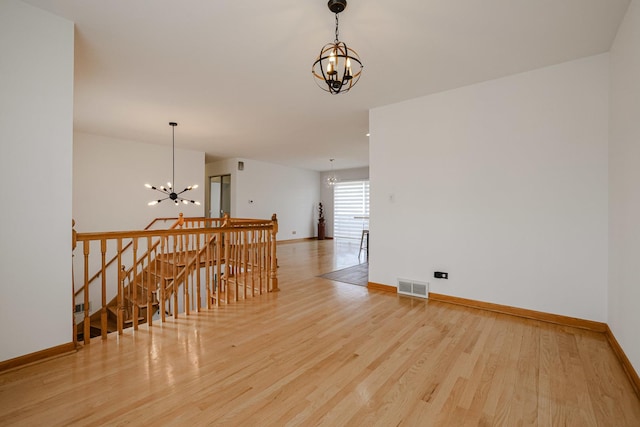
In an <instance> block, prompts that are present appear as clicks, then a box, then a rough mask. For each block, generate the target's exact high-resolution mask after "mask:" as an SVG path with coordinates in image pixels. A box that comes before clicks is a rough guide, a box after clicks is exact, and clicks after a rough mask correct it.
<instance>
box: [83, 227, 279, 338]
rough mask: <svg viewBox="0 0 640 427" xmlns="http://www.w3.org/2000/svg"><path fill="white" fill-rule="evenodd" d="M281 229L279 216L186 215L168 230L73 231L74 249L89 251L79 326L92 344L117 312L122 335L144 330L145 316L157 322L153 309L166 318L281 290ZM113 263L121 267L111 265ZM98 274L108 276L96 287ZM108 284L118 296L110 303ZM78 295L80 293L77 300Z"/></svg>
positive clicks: (103, 334) (106, 330) (116, 320)
mask: <svg viewBox="0 0 640 427" xmlns="http://www.w3.org/2000/svg"><path fill="white" fill-rule="evenodd" d="M277 232H278V223H277V218H276V215H275V214H274V215H273V216H272V218H271V220H258V219H237V218H234V219H232V218H228V217H225V218H223V219H214V218H182V217H181V218H180V220H179V221H178V222H177V223H176V224H174V226H173V227H172V228H171V229H168V230H140V231H116V232H105V233H76V232H75V231H73V247H74V250H75V248H76V246H77V245H78V244H79V245H80V246H81V247H82V249H81V250H82V257H83V258H82V261H83V262H82V267H81V270H82V271H81V273H82V274H81V275H80V276H81V277H82V278H83V279H82V286H81V287H80V288H79V289H78V292H77V294H78V295H81V298H82V301H83V302H82V304H83V311H82V313H81V314H82V315H77V316H76V318H75V324H74V328H75V327H76V326H75V325H76V324H79V323H82V331H81V333H82V336H83V340H84V343H85V344H88V343H89V342H90V338H91V336H92V335H98V334H99V335H101V336H102V338H103V339H106V338H107V336H108V332H110V330H109V329H110V327H109V319H110V316H113V317H115V323H116V326H115V330H117V332H118V334H122V333H123V329H124V328H125V326H126V325H127V324H130V325H131V326H132V327H133V328H134V329H137V328H138V324H139V321H140V320H141V319H144V321H147V322H148V323H149V326H152V324H153V319H154V315H155V316H157V319H158V320H161V321H163V322H164V321H165V320H166V316H167V315H170V316H173V317H176V318H177V317H178V315H179V313H185V314H190V312H191V311H192V310H194V309H195V310H196V311H200V310H201V309H202V308H204V307H206V308H209V309H210V308H212V307H213V306H219V305H220V304H227V303H229V302H231V301H237V300H238V299H244V298H248V297H253V296H255V295H259V294H262V293H265V292H273V291H277V290H278V279H277V262H276V234H277ZM127 246H129V247H130V250H128V251H126V250H125V248H126V247H127ZM114 247H115V249H116V250H117V254H116V255H115V257H114V260H113V261H110V262H109V263H107V262H106V253H107V250H108V249H110V248H111V250H113V248H114ZM96 248H97V249H96ZM96 258H97V260H95V259H96ZM92 259H93V261H92ZM97 262H99V264H100V270H99V271H98V273H96V274H94V275H93V276H91V278H90V273H89V266H90V265H91V264H92V263H97ZM109 264H114V265H116V266H117V268H115V269H114V268H111V269H108V265H109ZM125 265H130V266H131V267H130V268H129V269H127V268H126V267H124V266H125ZM94 277H101V278H102V281H101V283H102V286H101V287H100V288H98V287H95V286H94V287H91V286H90V283H91V281H92V280H96V279H94ZM108 284H109V285H111V286H107V285H108ZM113 288H115V289H113ZM109 289H113V292H112V293H113V294H115V299H114V301H115V304H114V305H113V306H111V307H110V306H109V304H108V303H107V300H108V299H109V295H108V293H109ZM75 297H76V293H75V292H74V303H75V302H76V300H75ZM112 297H113V295H112ZM205 301H206V302H205ZM95 307H97V308H95ZM92 315H93V316H92ZM111 329H114V328H111ZM92 332H93V333H92ZM75 336H76V334H75V333H74V337H75Z"/></svg>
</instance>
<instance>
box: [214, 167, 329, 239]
mask: <svg viewBox="0 0 640 427" xmlns="http://www.w3.org/2000/svg"><path fill="white" fill-rule="evenodd" d="M238 161H242V162H244V170H242V171H239V170H238V169H237V163H238ZM207 173H208V174H210V175H219V174H228V173H230V174H231V189H232V190H231V192H232V193H231V215H232V216H234V217H239V218H263V219H269V218H271V215H272V214H274V213H276V214H277V215H278V227H279V231H278V240H291V239H303V238H308V237H313V236H315V234H316V223H315V217H316V215H317V214H316V206H317V204H318V202H319V200H320V189H319V185H318V182H319V179H320V174H319V172H315V171H310V170H306V169H298V168H291V167H287V166H280V165H275V164H272V163H265V162H260V161H256V160H250V159H231V160H228V161H224V162H215V163H211V164H208V165H207Z"/></svg>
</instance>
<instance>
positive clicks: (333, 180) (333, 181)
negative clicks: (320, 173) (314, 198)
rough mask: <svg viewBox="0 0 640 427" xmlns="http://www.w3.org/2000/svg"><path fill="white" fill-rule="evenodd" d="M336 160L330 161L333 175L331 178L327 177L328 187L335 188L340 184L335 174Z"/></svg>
mask: <svg viewBox="0 0 640 427" xmlns="http://www.w3.org/2000/svg"><path fill="white" fill-rule="evenodd" d="M334 160H335V159H329V161H330V162H331V174H330V175H329V176H327V185H328V186H329V187H333V186H334V185H336V183H337V182H338V177H337V176H336V175H335V174H334V173H333V161H334Z"/></svg>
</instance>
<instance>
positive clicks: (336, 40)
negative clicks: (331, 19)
mask: <svg viewBox="0 0 640 427" xmlns="http://www.w3.org/2000/svg"><path fill="white" fill-rule="evenodd" d="M339 41H340V39H339V38H338V14H337V13H336V39H335V42H336V43H338V42H339Z"/></svg>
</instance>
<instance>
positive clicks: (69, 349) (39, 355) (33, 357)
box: [0, 342, 76, 372]
mask: <svg viewBox="0 0 640 427" xmlns="http://www.w3.org/2000/svg"><path fill="white" fill-rule="evenodd" d="M75 351H76V345H75V344H74V343H73V342H70V343H67V344H62V345H58V346H56V347H51V348H45V349H44V350H40V351H36V352H35V353H29V354H25V355H24V356H19V357H16V358H13V359H9V360H5V361H4V362H0V372H5V371H8V370H10V369H15V368H21V367H23V366H25V365H29V364H31V363H35V362H41V361H43V360H45V359H50V358H52V357H57V356H62V355H64V354H68V353H74V352H75Z"/></svg>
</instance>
